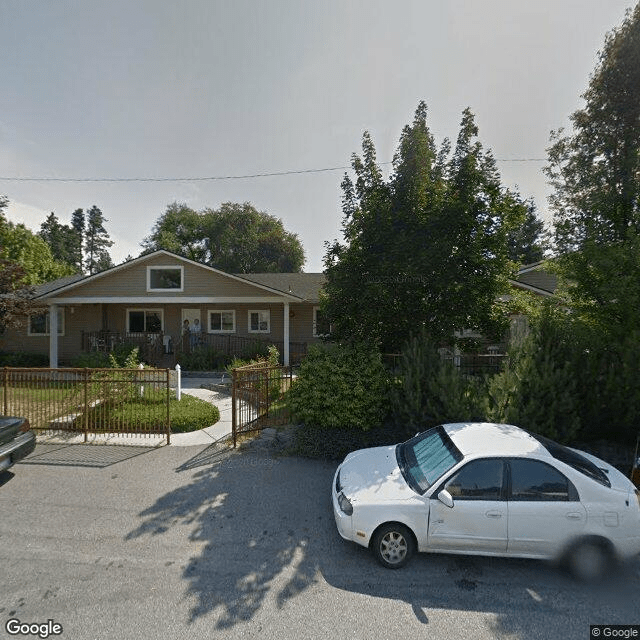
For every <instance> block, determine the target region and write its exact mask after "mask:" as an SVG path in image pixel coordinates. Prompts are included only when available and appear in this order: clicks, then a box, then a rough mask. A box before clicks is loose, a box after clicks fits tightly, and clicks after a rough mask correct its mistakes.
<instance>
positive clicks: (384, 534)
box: [371, 524, 415, 569]
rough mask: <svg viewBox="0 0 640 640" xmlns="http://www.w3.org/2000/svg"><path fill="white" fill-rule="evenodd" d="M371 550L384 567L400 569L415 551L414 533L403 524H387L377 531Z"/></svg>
mask: <svg viewBox="0 0 640 640" xmlns="http://www.w3.org/2000/svg"><path fill="white" fill-rule="evenodd" d="M371 550H372V551H373V555H374V556H375V558H376V560H377V561H378V562H379V563H380V564H381V565H382V566H383V567H386V568H387V569H400V567H404V565H405V564H407V562H409V560H410V559H411V556H412V555H413V553H414V551H415V543H414V541H413V535H412V534H411V532H410V531H409V529H407V527H405V526H403V525H401V524H385V525H384V526H382V527H380V528H379V529H378V531H376V534H375V535H374V537H373V543H372V546H371Z"/></svg>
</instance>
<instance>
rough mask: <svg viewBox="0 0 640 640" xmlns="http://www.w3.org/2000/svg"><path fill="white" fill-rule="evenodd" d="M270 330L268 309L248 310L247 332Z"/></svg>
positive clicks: (265, 331)
mask: <svg viewBox="0 0 640 640" xmlns="http://www.w3.org/2000/svg"><path fill="white" fill-rule="evenodd" d="M270 331H271V312H270V311H268V310H267V311H249V333H269V332H270Z"/></svg>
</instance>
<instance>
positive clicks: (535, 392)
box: [487, 305, 580, 443]
mask: <svg viewBox="0 0 640 640" xmlns="http://www.w3.org/2000/svg"><path fill="white" fill-rule="evenodd" d="M578 348H579V347H578V345H577V344H576V340H575V338H574V335H573V330H572V327H571V323H570V321H569V320H567V319H566V318H563V317H562V312H558V313H554V309H553V308H552V307H551V306H550V305H547V306H546V307H545V308H544V310H543V313H542V315H541V316H540V317H539V318H538V319H536V320H535V321H534V324H533V327H532V331H531V333H530V334H529V336H528V337H527V338H526V339H525V340H524V341H523V343H522V344H521V345H520V347H518V348H515V349H513V351H512V353H511V356H510V361H509V363H508V366H507V367H506V369H505V370H504V371H503V372H501V373H499V374H498V375H496V376H494V377H493V378H492V379H491V380H490V382H489V389H488V397H487V417H488V418H489V419H490V420H492V421H494V422H506V423H508V424H515V425H517V426H519V427H522V428H524V429H528V430H530V431H533V432H535V433H539V434H541V435H544V436H547V437H549V438H552V439H553V440H557V441H559V442H564V443H569V442H571V441H572V440H573V439H575V437H576V435H577V434H578V432H579V430H580V406H579V400H578V397H579V396H578V388H579V387H578V382H579V381H578V377H577V370H576V367H575V365H576V354H577V353H578Z"/></svg>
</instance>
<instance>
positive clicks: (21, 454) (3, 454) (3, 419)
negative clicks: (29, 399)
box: [0, 416, 36, 471]
mask: <svg viewBox="0 0 640 640" xmlns="http://www.w3.org/2000/svg"><path fill="white" fill-rule="evenodd" d="M35 448H36V436H35V434H34V433H33V431H32V430H31V426H30V424H29V421H28V420H27V419H26V418H15V417H10V416H0V471H4V470H5V469H8V468H9V467H12V466H13V465H14V464H15V463H16V462H19V461H20V460H22V459H23V458H25V457H26V456H28V455H29V454H30V453H32V452H33V450H34V449H35Z"/></svg>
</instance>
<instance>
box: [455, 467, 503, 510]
mask: <svg viewBox="0 0 640 640" xmlns="http://www.w3.org/2000/svg"><path fill="white" fill-rule="evenodd" d="M503 475H504V474H503V462H502V460H501V459H500V458H487V459H483V460H472V461H471V462H469V463H468V464H466V465H464V467H462V469H460V471H458V472H457V473H455V474H454V475H453V476H451V478H449V479H448V480H447V481H446V482H445V484H444V488H445V489H446V490H447V491H448V492H449V493H450V494H451V496H452V497H453V498H454V499H455V500H502V499H503V498H502V495H503V494H502V479H503Z"/></svg>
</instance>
